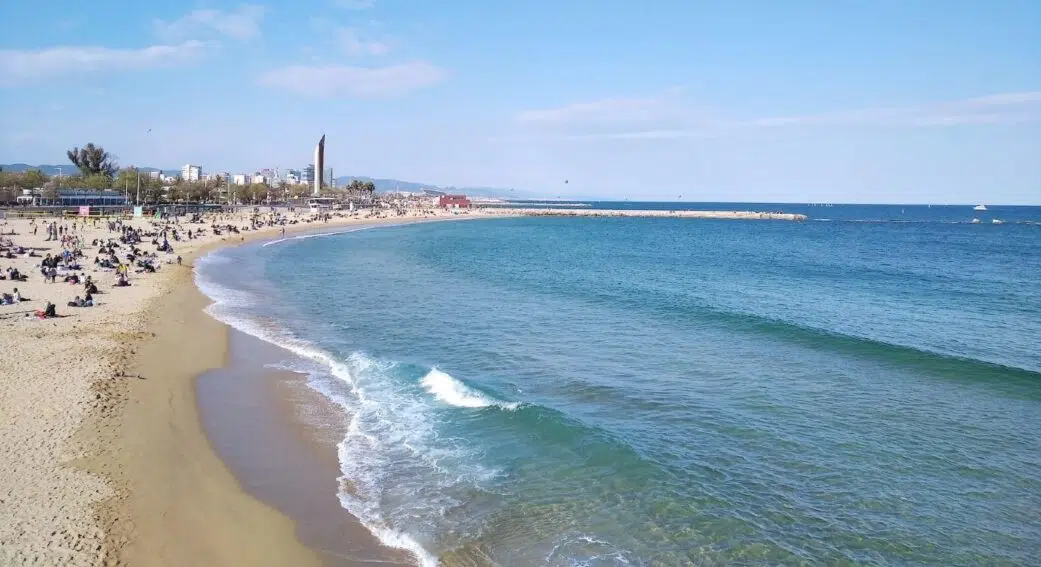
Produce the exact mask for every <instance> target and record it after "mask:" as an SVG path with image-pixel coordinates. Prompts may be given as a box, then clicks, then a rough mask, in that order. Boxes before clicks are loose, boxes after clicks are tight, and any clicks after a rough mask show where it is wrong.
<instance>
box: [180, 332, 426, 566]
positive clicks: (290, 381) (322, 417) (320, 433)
mask: <svg viewBox="0 0 1041 567" xmlns="http://www.w3.org/2000/svg"><path fill="white" fill-rule="evenodd" d="M291 357H292V354H291V353H289V352H287V351H283V350H282V349H280V348H278V347H276V346H274V345H271V344H269V343H266V342H264V341H261V340H260V339H257V338H254V337H251V336H249V335H246V334H244V333H241V332H239V331H235V330H230V331H229V358H228V363H227V365H226V366H225V367H223V368H220V369H217V370H211V371H209V372H207V373H206V374H204V375H202V376H201V377H200V378H199V380H198V382H197V383H196V391H197V394H198V403H199V411H200V417H201V418H202V422H203V425H204V427H205V430H206V434H207V436H208V437H209V439H210V441H211V442H212V443H213V446H214V449H216V451H217V454H218V455H219V456H220V457H221V459H222V460H224V462H225V463H227V465H228V467H229V468H230V469H231V471H232V472H233V473H234V474H235V477H236V478H237V479H238V480H239V482H240V483H241V485H242V487H243V488H244V489H245V490H246V491H248V492H249V493H250V494H252V495H254V496H256V497H257V498H259V499H260V500H262V501H264V502H265V503H267V504H270V505H272V506H274V507H275V508H277V509H278V510H279V511H281V512H282V513H284V514H285V515H287V516H288V517H290V518H292V519H293V520H294V521H295V522H296V527H297V536H298V537H299V539H300V540H301V541H302V542H303V543H304V544H305V545H307V546H308V547H310V548H312V549H314V550H315V551H317V552H318V554H319V555H320V556H321V557H322V560H323V562H324V563H325V564H326V565H328V566H329V567H347V566H375V565H414V564H415V562H414V560H413V559H412V556H411V555H410V554H408V553H406V552H403V551H400V550H394V549H389V548H386V547H383V546H382V545H381V544H380V543H379V541H378V540H376V538H375V537H373V536H372V534H371V533H369V531H368V530H367V529H366V528H365V527H364V526H362V525H361V524H360V523H359V522H358V520H357V519H355V518H354V517H353V516H351V515H350V514H349V513H348V512H347V511H346V510H344V509H343V508H342V507H341V506H340V503H339V500H338V499H337V496H336V494H337V491H338V490H339V482H338V480H337V479H338V477H339V476H340V475H341V473H340V468H339V463H338V461H337V456H336V444H337V443H339V442H340V441H341V440H342V439H343V437H344V435H345V434H346V427H347V421H346V420H347V417H348V416H346V415H344V413H343V411H342V409H340V408H339V407H337V406H335V405H333V404H332V403H331V402H330V401H328V400H327V399H326V398H325V397H323V396H322V395H321V394H319V393H317V392H315V391H314V390H312V389H311V388H309V387H308V386H307V384H306V380H307V377H306V376H304V375H302V374H297V373H294V372H290V371H286V370H280V369H277V368H271V366H272V365H278V363H280V362H282V361H285V360H287V359H289V358H291Z"/></svg>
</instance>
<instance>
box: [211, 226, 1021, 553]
mask: <svg viewBox="0 0 1041 567" xmlns="http://www.w3.org/2000/svg"><path fill="white" fill-rule="evenodd" d="M640 208H646V207H640ZM696 208H705V207H700V206H699V207H696ZM715 208H720V207H715ZM735 208H750V207H749V206H748V205H740V206H738V207H735ZM751 208H756V207H751ZM758 208H766V210H785V211H789V212H800V210H798V209H797V208H793V207H790V206H779V205H778V206H766V207H758ZM937 209H940V210H941V211H940V212H937ZM946 209H947V208H943V207H932V208H926V207H912V206H896V208H895V209H894V208H893V207H855V206H835V207H821V208H819V211H818V213H819V214H813V215H811V217H812V218H830V219H834V220H832V221H831V222H827V221H813V222H805V223H789V222H772V221H750V222H742V221H704V220H691V219H639V218H518V219H494V220H478V221H463V222H445V223H430V224H420V225H410V226H401V227H390V228H379V229H372V230H364V231H356V232H350V233H345V234H338V235H326V236H320V237H313V238H297V239H291V240H287V241H283V242H277V243H274V244H271V245H268V246H260V245H249V246H245V247H241V248H236V249H227V250H223V251H220V252H218V253H217V254H215V255H211V256H209V257H208V258H206V259H205V260H204V261H202V262H200V267H199V280H200V283H201V284H203V288H204V290H205V291H207V293H209V294H210V295H211V296H213V297H214V298H215V299H217V300H218V303H217V305H216V306H215V307H214V313H215V315H217V316H218V317H220V318H222V319H224V320H226V321H229V322H230V323H232V324H233V325H236V326H237V327H239V328H241V329H244V330H247V331H248V332H251V333H253V334H256V335H259V336H262V337H264V338H267V339H268V340H270V341H272V342H276V343H278V344H282V345H283V346H286V347H288V348H290V349H291V350H293V351H294V352H295V353H296V354H297V355H299V356H294V357H291V358H292V359H291V360H290V361H288V364H291V365H295V366H296V367H298V368H300V369H302V370H306V371H308V372H310V373H311V377H312V385H313V386H314V387H315V388H316V389H318V390H319V391H321V392H323V393H324V394H325V395H327V396H329V397H330V399H332V400H334V401H335V402H336V403H338V404H339V405H340V407H342V408H343V409H344V415H345V419H349V420H350V423H351V427H350V433H349V434H348V436H347V437H346V439H344V441H343V442H342V443H341V445H340V447H339V450H340V459H341V466H342V470H343V473H344V480H345V482H344V486H345V488H344V490H343V491H342V492H341V493H340V494H338V495H330V498H335V497H339V498H340V501H341V503H342V504H343V505H344V507H345V508H347V509H348V510H350V511H351V512H352V513H353V514H355V515H357V516H358V517H360V518H361V519H362V520H363V522H365V523H366V524H367V525H368V526H369V527H370V529H372V530H373V531H374V532H376V533H377V534H378V535H379V536H381V538H382V539H383V540H384V541H385V542H387V543H388V544H390V545H397V546H400V547H405V548H409V549H412V550H413V551H414V552H415V553H416V554H417V556H418V557H420V559H421V560H422V561H424V562H426V563H427V564H432V563H433V562H434V561H435V560H434V558H435V557H440V558H441V560H442V561H444V562H445V563H446V564H474V563H477V564H481V563H491V564H500V565H626V564H628V565H688V564H693V565H778V564H784V565H790V564H821V565H844V564H845V565H854V564H874V565H1031V564H1034V561H1035V560H1036V558H1037V557H1041V349H1039V346H1041V226H1036V225H1030V224H1016V223H1017V222H1019V221H1024V220H1041V209H1038V208H1024V207H1021V208H1015V209H1014V210H1013V209H1011V208H1010V209H1003V208H992V211H988V213H974V212H973V211H972V210H971V207H960V208H958V211H950V210H946ZM952 209H953V208H952ZM894 210H895V211H899V210H903V211H904V212H903V213H902V215H903V216H904V217H906V219H905V220H912V221H914V222H883V223H878V222H850V221H864V220H879V219H881V218H884V217H887V216H891V215H892V214H894V213H893V211H894ZM974 214H975V215H977V216H978V215H981V214H987V215H990V216H988V217H986V218H987V219H989V218H991V216H996V217H998V218H1003V219H1004V220H1006V221H1008V224H1005V225H1000V226H996V225H990V224H982V225H971V224H964V223H960V224H959V223H956V222H955V221H952V220H951V219H954V218H955V216H960V217H962V218H961V220H962V221H964V218H963V217H966V216H968V217H969V219H970V220H971V218H972V216H973V215H974ZM843 219H845V220H843ZM887 220H893V219H887ZM348 416H349V417H348Z"/></svg>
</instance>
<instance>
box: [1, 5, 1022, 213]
mask: <svg viewBox="0 0 1041 567" xmlns="http://www.w3.org/2000/svg"><path fill="white" fill-rule="evenodd" d="M0 21H4V22H6V23H7V24H6V25H5V29H4V31H5V34H4V36H3V37H2V38H0V120H2V124H3V128H2V129H0V162H3V163H9V162H28V163H34V164H36V163H61V162H63V161H65V160H64V151H65V150H66V149H68V148H70V147H72V146H74V145H82V144H84V143H86V142H90V141H93V142H96V143H100V144H102V145H104V146H105V148H106V149H108V150H110V151H112V152H113V153H115V154H116V155H118V156H119V160H120V163H122V164H126V165H131V164H137V165H153V166H161V167H166V168H178V167H180V166H181V165H183V164H185V163H193V164H201V165H202V167H203V170H204V171H210V170H217V171H232V172H244V171H253V170H257V169H260V168H263V167H275V166H278V167H281V168H283V169H284V168H289V167H294V168H298V167H302V166H303V165H305V164H307V163H308V162H309V161H310V159H311V152H312V149H313V147H314V144H315V142H316V141H317V139H318V137H319V136H321V134H322V133H325V134H326V135H327V137H328V138H327V145H326V149H327V157H326V160H327V163H328V164H329V165H331V166H333V167H334V168H335V171H336V174H337V175H369V176H374V177H393V178H398V179H405V180H411V181H421V182H429V183H436V184H441V185H450V184H451V185H481V186H496V187H516V188H518V189H526V190H529V191H534V192H537V193H541V194H544V195H547V196H556V195H568V194H582V195H602V196H609V197H628V198H633V199H641V198H642V199H663V198H664V199H675V198H676V197H677V196H679V195H682V196H683V199H684V200H741V201H794V202H905V203H906V202H932V203H948V202H950V203H975V202H987V203H1034V204H1041V2H1036V1H1033V0H1019V1H1012V0H1008V1H1004V0H995V1H992V2H982V1H978V0H973V1H963V0H951V1H944V2H940V1H928V0H917V1H910V0H903V1H897V0H877V1H852V0H831V1H825V0H819V1H799V0H788V1H784V2H777V1H767V0H763V1H753V0H744V1H734V2H696V1H693V0H686V1H671V0H649V1H647V2H643V3H640V2H631V1H627V2H622V1H618V0H596V1H594V0H557V1H542V0H525V1H523V2H521V1H515V2H507V1H505V0H503V1H488V0H454V1H453V0H445V1H442V2H434V1H431V0H299V1H295V2H287V1H284V0H279V1H272V2H267V3H256V4H242V3H237V2H233V3H225V2H201V3H198V4H191V3H184V2H172V1H168V0H158V1H153V2H129V1H116V0H95V1H94V2H91V3H82V2H68V1H59V2H51V3H47V2H4V3H3V4H2V5H0ZM11 22H17V24H16V25H10V23H11ZM149 129H150V130H151V132H150V133H149ZM565 179H567V180H569V183H568V184H567V186H565V185H564V180H565Z"/></svg>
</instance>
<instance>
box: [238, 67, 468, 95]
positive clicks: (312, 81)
mask: <svg viewBox="0 0 1041 567" xmlns="http://www.w3.org/2000/svg"><path fill="white" fill-rule="evenodd" d="M447 75H448V73H447V71H445V70H444V69H442V68H441V67H438V66H436V65H431V64H430V63H425V62H422V61H417V62H412V63H404V64H401V65H392V66H389V67H353V66H342V65H341V66H338V65H327V66H313V67H309V66H303V65H294V66H290V67H283V68H281V69H274V70H271V71H268V72H267V73H264V74H263V75H261V76H260V78H259V79H258V80H257V82H258V83H259V84H261V85H264V86H268V87H273V88H280V89H285V90H289V91H292V92H296V93H299V94H304V95H311V96H318V97H358V98H374V97H384V96H394V95H400V94H404V93H407V92H409V91H413V90H416V89H420V88H423V87H428V86H431V85H434V84H436V83H439V82H441V81H442V80H444V78H445V77H446V76H447Z"/></svg>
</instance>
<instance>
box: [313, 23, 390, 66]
mask: <svg viewBox="0 0 1041 567" xmlns="http://www.w3.org/2000/svg"><path fill="white" fill-rule="evenodd" d="M370 27H371V26H370ZM311 28H312V29H313V30H314V31H315V33H316V34H317V35H318V37H321V38H325V39H331V43H332V44H333V45H334V46H335V47H337V48H339V49H340V51H342V52H343V53H344V54H345V55H347V56H349V57H361V56H370V55H375V56H379V55H386V54H387V53H390V51H391V41H390V40H389V39H387V38H386V37H383V38H379V39H377V38H373V37H372V34H371V33H370V32H369V31H367V30H363V29H361V28H358V27H352V26H341V25H339V24H337V23H336V22H334V21H333V20H330V19H328V18H321V17H319V18H311Z"/></svg>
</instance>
